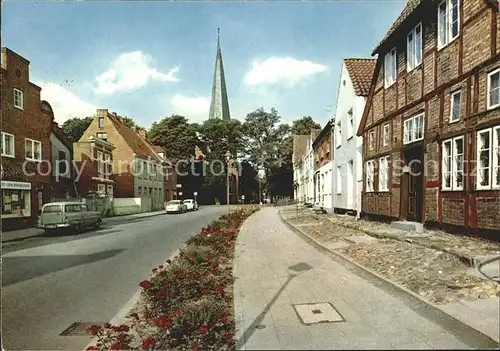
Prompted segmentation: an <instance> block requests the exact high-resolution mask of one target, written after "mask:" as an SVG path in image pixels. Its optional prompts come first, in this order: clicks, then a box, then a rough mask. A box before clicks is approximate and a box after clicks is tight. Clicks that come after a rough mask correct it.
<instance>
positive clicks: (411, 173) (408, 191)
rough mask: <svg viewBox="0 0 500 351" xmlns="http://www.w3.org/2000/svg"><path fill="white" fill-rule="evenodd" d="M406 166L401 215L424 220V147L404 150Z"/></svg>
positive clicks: (402, 188)
mask: <svg viewBox="0 0 500 351" xmlns="http://www.w3.org/2000/svg"><path fill="white" fill-rule="evenodd" d="M403 157H404V162H405V168H404V170H403V174H402V176H401V206H400V217H401V219H405V220H408V221H415V222H422V210H423V208H422V205H423V201H422V200H423V196H424V184H423V181H424V172H423V169H424V167H423V147H422V146H417V147H413V148H411V149H408V150H405V151H403Z"/></svg>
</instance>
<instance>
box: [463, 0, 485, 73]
mask: <svg viewBox="0 0 500 351" xmlns="http://www.w3.org/2000/svg"><path fill="white" fill-rule="evenodd" d="M475 1H478V0H475ZM468 2H469V3H470V2H474V1H466V3H468ZM480 2H482V3H483V4H484V1H480ZM489 36H491V12H490V11H484V12H483V13H482V15H480V16H479V17H477V18H475V19H474V20H473V21H472V22H471V23H470V24H469V25H468V26H466V27H465V28H464V30H463V50H464V53H466V54H465V55H464V56H463V69H464V72H468V71H470V70H471V69H472V68H473V67H475V66H477V65H478V64H480V63H481V62H483V61H485V60H487V59H488V58H489V57H490V55H491V42H490V40H485V38H488V37H489Z"/></svg>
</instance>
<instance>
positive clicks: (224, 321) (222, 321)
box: [220, 316, 227, 324]
mask: <svg viewBox="0 0 500 351" xmlns="http://www.w3.org/2000/svg"><path fill="white" fill-rule="evenodd" d="M220 321H221V323H222V324H226V323H227V316H223V317H222V318H221V319H220Z"/></svg>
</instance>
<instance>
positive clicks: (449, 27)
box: [438, 0, 460, 48]
mask: <svg viewBox="0 0 500 351" xmlns="http://www.w3.org/2000/svg"><path fill="white" fill-rule="evenodd" d="M458 20H459V3H458V0H444V1H443V2H441V3H440V4H439V6H438V48H442V47H443V46H445V45H448V44H449V43H450V42H452V41H453V40H454V39H455V38H456V37H458V33H459V30H460V28H459V22H458Z"/></svg>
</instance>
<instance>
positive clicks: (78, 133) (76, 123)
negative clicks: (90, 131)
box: [62, 117, 94, 142]
mask: <svg viewBox="0 0 500 351" xmlns="http://www.w3.org/2000/svg"><path fill="white" fill-rule="evenodd" d="M93 120H94V118H93V117H85V118H71V119H68V120H67V121H65V122H64V123H63V125H62V130H63V131H64V133H65V134H66V135H67V136H68V138H69V139H71V141H73V142H77V141H78V140H80V138H81V137H82V135H83V133H84V132H85V130H87V128H88V127H89V125H90V123H92V121H93Z"/></svg>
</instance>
